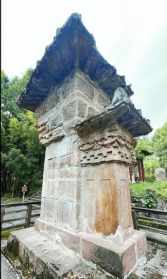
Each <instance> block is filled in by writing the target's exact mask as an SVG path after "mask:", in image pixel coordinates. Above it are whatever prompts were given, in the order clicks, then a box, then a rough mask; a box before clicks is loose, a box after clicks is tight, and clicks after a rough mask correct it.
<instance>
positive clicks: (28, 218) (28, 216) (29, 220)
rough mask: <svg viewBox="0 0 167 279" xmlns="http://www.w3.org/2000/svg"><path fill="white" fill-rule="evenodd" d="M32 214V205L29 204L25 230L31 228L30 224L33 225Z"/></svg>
mask: <svg viewBox="0 0 167 279" xmlns="http://www.w3.org/2000/svg"><path fill="white" fill-rule="evenodd" d="M31 212H32V204H28V205H27V213H26V220H25V228H28V227H30V224H31Z"/></svg>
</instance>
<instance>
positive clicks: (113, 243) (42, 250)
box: [8, 220, 146, 278]
mask: <svg viewBox="0 0 167 279" xmlns="http://www.w3.org/2000/svg"><path fill="white" fill-rule="evenodd" d="M124 238H125V239H124V240H123V239H119V237H116V238H113V236H107V237H104V236H102V235H98V234H97V235H96V234H88V233H73V232H70V231H67V230H65V229H60V228H56V227H54V226H51V225H48V224H46V223H42V221H41V222H40V220H38V222H37V223H36V227H35V228H29V229H24V230H19V231H16V232H14V233H12V240H10V241H9V243H8V250H9V251H11V250H13V247H14V250H15V254H16V256H19V257H20V259H21V260H22V262H23V264H24V265H25V266H27V268H28V269H31V270H32V273H35V274H38V273H39V274H43V273H44V274H45V273H46V272H47V273H48V274H49V275H48V276H51V277H46V278H57V277H56V276H58V277H59V278H63V276H64V275H65V274H67V273H68V272H70V271H74V270H75V268H76V266H80V265H81V263H82V262H83V261H84V262H85V263H86V262H87V263H89V264H90V263H91V264H92V263H94V264H95V265H96V266H99V268H102V269H104V271H106V272H107V273H109V274H110V276H111V277H110V278H113V277H112V275H114V276H116V277H118V278H127V277H128V276H129V275H130V274H131V273H132V272H133V271H134V270H135V268H136V267H137V264H138V262H139V260H140V259H141V258H143V256H145V252H146V238H145V234H144V232H142V231H136V230H131V232H130V233H129V235H126V237H125V236H124ZM69 247H70V248H69ZM37 263H38V264H37ZM89 264H88V265H89ZM52 274H53V275H52ZM52 276H53V277H52ZM35 278H38V277H35ZM39 278H43V277H39ZM44 278H45V277H44ZM85 278H89V277H85ZM94 278H96V277H94ZM98 278H100V277H98ZM102 278H103V277H102ZM104 278H105V277H104ZM107 278H108V277H107Z"/></svg>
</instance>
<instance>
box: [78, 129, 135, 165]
mask: <svg viewBox="0 0 167 279" xmlns="http://www.w3.org/2000/svg"><path fill="white" fill-rule="evenodd" d="M80 151H81V159H80V162H81V165H88V164H98V163H102V162H109V161H116V162H123V163H126V164H133V163H135V155H134V151H133V146H132V142H130V140H128V139H127V138H124V137H122V136H121V135H119V134H117V135H116V134H107V135H105V136H103V137H101V138H98V139H96V138H95V139H94V140H92V141H87V142H85V143H82V144H81V145H80Z"/></svg>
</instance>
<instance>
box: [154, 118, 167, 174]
mask: <svg viewBox="0 0 167 279" xmlns="http://www.w3.org/2000/svg"><path fill="white" fill-rule="evenodd" d="M153 146H154V150H155V154H156V155H157V156H158V157H159V160H160V166H161V167H163V168H166V169H167V122H165V124H164V125H163V126H162V127H161V128H160V129H157V130H156V131H155V134H154V136H153Z"/></svg>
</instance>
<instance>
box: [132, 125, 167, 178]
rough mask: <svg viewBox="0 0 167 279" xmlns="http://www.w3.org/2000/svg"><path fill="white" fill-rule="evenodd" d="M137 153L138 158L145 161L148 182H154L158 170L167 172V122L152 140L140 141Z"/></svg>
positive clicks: (143, 139)
mask: <svg viewBox="0 0 167 279" xmlns="http://www.w3.org/2000/svg"><path fill="white" fill-rule="evenodd" d="M135 153H136V157H138V158H140V159H144V169H145V177H146V180H148V181H154V179H155V177H154V173H155V169H156V168H159V167H162V168H165V169H166V171H167V122H166V123H165V124H164V125H163V126H162V127H161V128H160V129H157V130H156V131H155V133H154V135H153V137H152V138H151V139H148V138H142V139H139V140H138V141H137V145H136V147H135Z"/></svg>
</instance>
